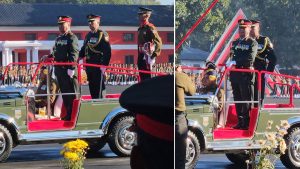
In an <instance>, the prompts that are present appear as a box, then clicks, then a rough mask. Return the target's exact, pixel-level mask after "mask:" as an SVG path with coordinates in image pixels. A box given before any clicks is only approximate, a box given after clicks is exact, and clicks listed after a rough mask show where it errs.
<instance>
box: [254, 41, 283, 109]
mask: <svg viewBox="0 0 300 169" xmlns="http://www.w3.org/2000/svg"><path fill="white" fill-rule="evenodd" d="M255 40H256V41H257V43H258V49H257V55H256V57H255V61H254V64H253V66H254V69H255V70H259V71H270V72H273V71H274V68H275V65H276V62H277V58H276V56H275V54H274V50H273V45H272V43H271V41H270V39H269V38H268V37H266V36H259V37H258V38H256V39H255ZM267 60H268V61H269V62H268V63H267ZM257 80H258V79H257V77H256V78H255V85H254V86H255V87H254V88H255V89H257V85H258V81H257ZM256 91H257V90H255V92H254V100H257V99H258V92H256ZM264 93H265V76H264V74H263V75H262V76H261V100H260V101H261V103H262V101H263V99H264V96H265V94H264Z"/></svg>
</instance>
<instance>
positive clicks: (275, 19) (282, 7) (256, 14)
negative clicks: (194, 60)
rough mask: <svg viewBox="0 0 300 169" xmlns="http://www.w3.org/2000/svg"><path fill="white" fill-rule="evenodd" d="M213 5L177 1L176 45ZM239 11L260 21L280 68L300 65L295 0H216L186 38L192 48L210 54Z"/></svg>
mask: <svg viewBox="0 0 300 169" xmlns="http://www.w3.org/2000/svg"><path fill="white" fill-rule="evenodd" d="M212 2H213V0H209V1H202V0H176V42H177V43H178V42H179V40H181V39H182V37H183V36H184V35H185V34H186V32H187V30H188V29H189V28H190V27H191V26H192V25H193V24H194V23H195V22H196V20H197V19H198V18H199V16H200V15H201V14H203V13H204V11H205V10H206V9H207V7H208V6H209V5H210V4H211V3H212ZM239 8H241V9H242V10H243V11H244V13H245V14H246V16H247V17H248V18H250V19H258V20H260V21H261V22H262V28H261V33H262V35H265V36H269V37H270V39H271V41H272V42H273V44H274V49H275V52H276V55H277V58H278V64H279V65H280V66H283V67H291V66H293V65H299V64H300V60H299V59H298V58H299V53H300V48H299V46H300V41H299V40H298V39H299V36H300V30H299V29H300V13H299V12H298V9H299V8H300V1H298V0H276V1H274V0H264V1H262V0H251V1H243V0H234V1H233V0H219V2H218V4H217V5H216V6H215V7H214V8H213V10H212V11H211V12H210V14H209V15H207V17H206V18H205V19H204V20H203V22H202V23H200V25H199V26H198V27H197V28H196V29H195V31H194V32H193V33H192V35H191V36H190V37H189V39H188V41H191V46H192V47H195V48H201V49H202V50H206V51H209V50H210V46H211V44H215V43H216V42H217V41H218V39H219V38H220V36H221V35H222V33H223V32H224V31H225V28H226V26H227V25H228V24H229V22H230V21H231V20H232V18H233V17H234V15H235V14H236V12H237V11H238V9H239Z"/></svg>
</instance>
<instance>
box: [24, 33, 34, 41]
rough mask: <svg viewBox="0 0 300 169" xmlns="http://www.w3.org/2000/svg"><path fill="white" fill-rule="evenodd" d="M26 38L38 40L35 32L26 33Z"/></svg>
mask: <svg viewBox="0 0 300 169" xmlns="http://www.w3.org/2000/svg"><path fill="white" fill-rule="evenodd" d="M25 40H36V34H35V33H25Z"/></svg>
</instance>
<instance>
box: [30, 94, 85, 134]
mask: <svg viewBox="0 0 300 169" xmlns="http://www.w3.org/2000/svg"><path fill="white" fill-rule="evenodd" d="M79 105H80V104H79V99H75V100H74V101H73V108H72V115H71V121H63V120H60V119H43V120H35V121H31V122H28V131H51V130H68V129H72V128H74V126H75V121H76V118H77V115H78V114H77V111H78V106H79ZM65 114H66V110H65V108H64V106H62V114H61V117H64V116H65Z"/></svg>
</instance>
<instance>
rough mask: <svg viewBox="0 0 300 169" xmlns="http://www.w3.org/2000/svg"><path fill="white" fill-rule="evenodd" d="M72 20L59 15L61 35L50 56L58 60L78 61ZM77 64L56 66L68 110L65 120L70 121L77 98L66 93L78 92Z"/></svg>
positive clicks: (76, 42)
mask: <svg viewBox="0 0 300 169" xmlns="http://www.w3.org/2000/svg"><path fill="white" fill-rule="evenodd" d="M71 21H72V18H71V17H70V16H59V17H58V22H57V23H58V27H59V31H60V35H59V36H58V37H57V38H56V40H55V45H54V48H53V53H52V55H50V57H54V61H56V62H64V63H65V62H68V63H76V62H77V59H78V53H79V48H78V39H77V37H76V35H75V34H74V33H72V32H71ZM76 71H77V69H76V66H75V65H71V66H69V65H68V66H55V71H54V72H55V75H56V78H57V82H58V86H59V88H60V90H61V93H62V94H63V96H62V98H63V103H64V105H65V107H66V110H67V115H66V116H65V117H63V118H62V119H63V120H66V121H69V120H70V119H71V114H72V106H73V100H74V99H75V98H76V95H75V94H66V95H64V93H75V92H77V91H78V90H77V76H76Z"/></svg>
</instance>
